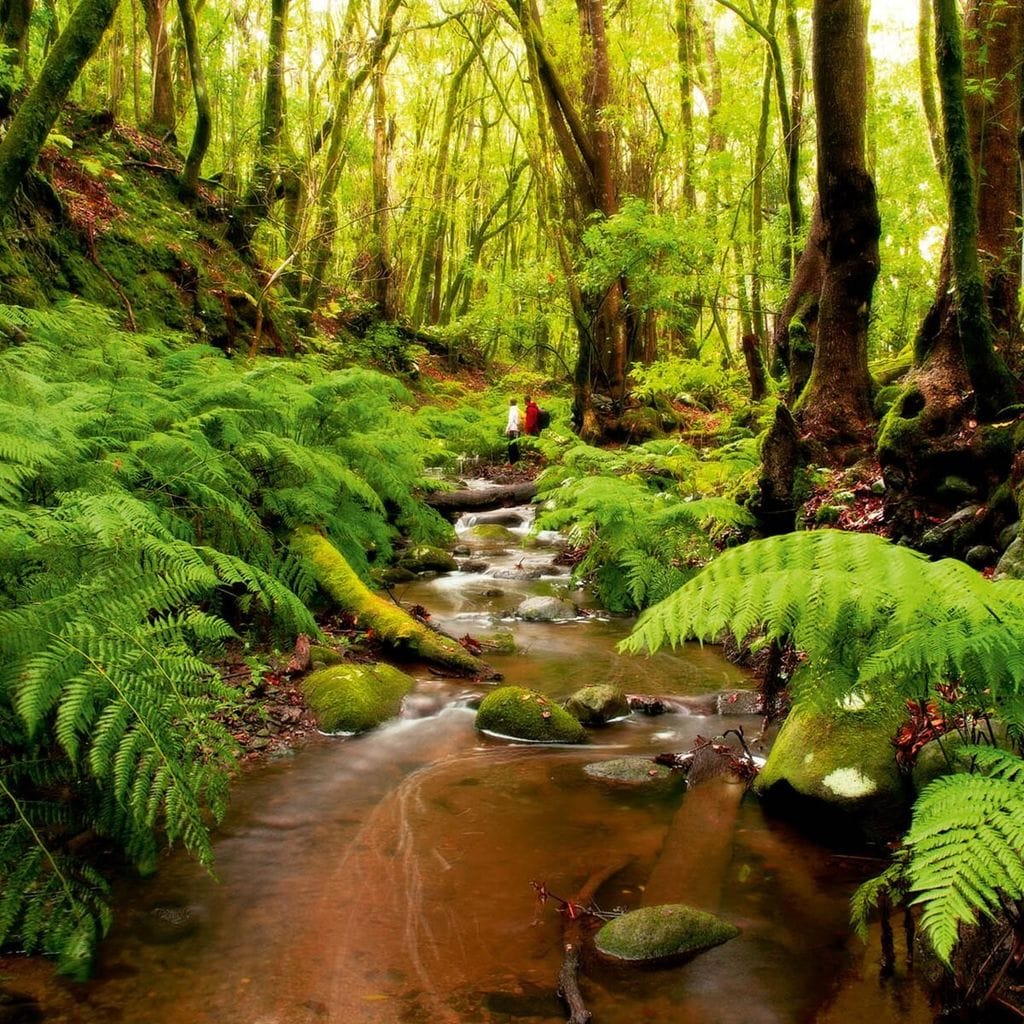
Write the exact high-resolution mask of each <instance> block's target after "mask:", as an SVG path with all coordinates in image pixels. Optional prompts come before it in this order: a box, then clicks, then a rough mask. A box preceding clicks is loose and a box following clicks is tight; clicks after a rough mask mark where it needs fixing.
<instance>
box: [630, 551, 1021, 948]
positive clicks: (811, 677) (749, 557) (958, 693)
mask: <svg viewBox="0 0 1024 1024" xmlns="http://www.w3.org/2000/svg"><path fill="white" fill-rule="evenodd" d="M1022 598H1024V587H1022V586H1021V584H1020V583H1017V582H1008V581H1007V582H996V583H993V582H991V581H989V580H986V579H984V578H983V577H981V576H980V575H979V574H978V573H976V572H975V571H974V570H971V569H969V568H968V567H967V566H965V565H963V564H961V563H959V562H954V561H952V560H945V561H941V562H930V561H928V560H927V559H926V558H925V557H924V556H922V555H920V554H917V553H915V552H913V551H910V550H908V549H906V548H901V547H897V546H895V545H892V544H890V543H889V542H888V541H885V540H883V539H881V538H878V537H874V536H870V535H859V534H848V533H839V532H836V531H817V532H814V533H804V534H791V535H787V536H784V537H775V538H771V539H768V540H763V541H754V542H752V543H750V544H746V545H744V546H743V547H740V548H735V549H733V550H730V551H726V552H725V553H724V554H723V555H722V556H721V557H720V558H718V559H717V560H716V561H715V562H713V563H711V565H709V566H708V567H707V568H706V569H704V571H703V572H701V573H700V574H699V575H698V576H697V577H695V578H694V579H693V580H691V581H690V582H689V583H686V584H684V585H683V586H682V587H681V588H680V589H679V590H677V591H676V592H675V593H674V594H672V595H671V596H670V597H669V598H667V599H666V600H664V601H662V602H661V604H659V605H657V606H656V607H654V608H651V609H649V610H648V611H647V612H645V613H644V615H643V616H642V617H641V618H640V620H639V622H638V623H637V626H636V628H635V630H634V632H633V634H632V635H631V636H630V637H629V638H628V639H627V640H626V641H625V642H624V644H623V646H624V648H625V649H627V650H632V651H637V650H640V649H641V648H644V647H646V648H647V649H649V650H656V649H658V648H659V647H660V646H661V645H662V644H665V643H669V644H673V645H674V644H678V643H680V642H682V641H684V640H686V639H689V638H697V639H702V640H715V639H718V638H720V637H721V636H722V635H723V634H724V633H726V632H731V633H732V634H733V636H734V637H736V639H737V640H740V639H742V638H743V637H745V636H746V635H747V634H748V633H749V632H750V631H751V630H753V629H758V630H761V631H762V632H763V634H764V636H765V637H766V638H767V639H768V640H775V641H780V642H781V641H784V640H789V641H792V642H793V643H794V644H795V645H796V647H797V648H798V649H799V650H800V651H802V652H803V653H804V654H805V655H806V656H807V661H808V667H807V670H806V671H804V672H800V673H797V675H796V676H795V677H794V680H793V690H794V698H795V699H796V700H797V701H804V702H818V703H823V704H825V705H826V706H828V707H835V705H836V703H837V702H839V703H842V702H843V701H845V700H847V699H849V698H851V697H852V696H854V695H857V696H859V697H867V698H868V699H869V700H873V701H874V702H875V704H876V705H877V706H878V707H879V708H880V710H887V711H888V712H890V713H891V712H892V710H893V709H894V708H898V707H901V706H902V702H903V701H904V700H906V699H907V698H921V697H928V696H929V695H931V696H932V697H933V698H934V699H935V700H936V701H937V703H939V704H942V705H945V706H948V705H949V702H950V700H951V699H954V700H955V706H954V707H953V709H952V711H953V715H956V714H957V713H961V714H962V713H964V712H967V713H969V714H970V715H973V716H987V715H990V714H998V715H1001V716H1002V717H1003V718H1004V719H1007V720H1009V721H1010V723H1011V724H1017V725H1019V724H1020V723H1021V721H1022V715H1021V705H1022V693H1024V649H1022V648H1024V640H1022V637H1024V600H1022ZM949 684H955V689H954V690H951V689H950V688H949ZM951 694H955V696H954V697H951V696H950V695H951ZM951 717H952V716H951ZM961 755H962V757H961V760H966V763H967V764H968V766H969V767H970V769H971V773H970V774H959V775H953V776H949V777H945V778H940V779H938V780H936V781H935V782H933V783H931V784H930V785H929V786H928V787H927V788H926V789H925V790H924V791H923V792H922V793H921V795H920V796H919V797H918V800H917V802H916V803H915V806H914V815H913V821H912V824H911V827H910V831H909V832H908V833H907V836H906V838H905V840H904V848H903V850H902V851H901V853H900V855H899V856H898V858H897V859H896V860H895V861H894V863H893V864H892V865H891V866H890V868H889V869H888V870H887V871H886V872H885V873H883V875H881V876H879V878H876V879H873V880H871V881H870V882H868V883H866V884H865V885H864V886H862V887H861V888H860V889H859V890H858V892H857V893H856V894H855V896H854V899H853V918H854V922H855V924H857V925H858V927H859V928H861V929H862V928H863V926H864V923H865V922H866V920H867V917H868V915H869V913H870V911H871V909H872V907H874V906H876V905H878V904H879V903H880V902H881V900H882V899H883V897H884V898H888V899H894V900H896V901H900V900H903V901H906V902H908V903H909V904H910V905H912V906H919V907H920V908H921V927H922V929H923V930H924V932H925V933H926V935H927V936H928V938H929V940H930V941H931V943H932V945H933V946H934V948H935V950H936V952H937V953H938V954H939V956H940V957H941V958H942V959H943V960H944V961H945V962H946V963H949V960H950V956H951V954H952V951H953V949H954V947H955V945H956V943H957V940H958V936H959V929H960V927H961V926H962V925H963V924H966V923H970V922H974V921H976V920H977V919H978V916H979V915H981V916H984V917H987V918H993V917H996V916H998V915H1001V914H1004V913H1005V912H1006V909H1007V907H1012V906H1013V905H1014V904H1017V903H1018V902H1019V901H1021V900H1024V791H1022V789H1021V782H1022V781H1024V760H1021V759H1020V758H1019V757H1017V756H1015V755H1014V754H1012V753H1009V752H1007V751H1003V750H997V749H993V748H990V747H964V748H963V749H962V751H961ZM1013 915H1014V916H1015V917H1016V911H1014V912H1013Z"/></svg>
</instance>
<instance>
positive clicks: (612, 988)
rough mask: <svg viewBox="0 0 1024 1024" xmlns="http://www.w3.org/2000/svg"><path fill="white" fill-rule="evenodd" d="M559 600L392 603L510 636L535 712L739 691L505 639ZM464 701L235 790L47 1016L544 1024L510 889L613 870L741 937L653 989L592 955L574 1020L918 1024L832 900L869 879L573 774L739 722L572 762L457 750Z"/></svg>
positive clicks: (422, 687) (551, 752) (570, 891)
mask: <svg viewBox="0 0 1024 1024" xmlns="http://www.w3.org/2000/svg"><path fill="white" fill-rule="evenodd" d="M548 557H549V555H546V554H545V553H544V552H542V551H535V550H532V549H531V550H529V551H526V550H520V549H514V550H511V551H510V553H509V554H507V555H504V556H494V555H491V556H489V559H488V560H489V562H490V564H491V566H492V568H491V572H492V573H493V572H494V571H499V572H500V571H501V570H502V569H508V568H514V567H515V566H516V565H519V564H521V563H526V562H530V563H533V562H538V563H539V562H543V561H545V560H546V559H547V558H548ZM565 585H566V583H565V580H564V578H562V579H560V578H558V577H557V576H554V575H552V576H551V578H541V579H530V580H527V579H517V578H513V579H499V578H496V577H494V576H493V575H490V576H488V575H468V574H463V573H459V574H453V575H452V576H449V577H445V578H443V579H438V580H433V581H427V582H417V583H415V584H412V585H410V586H408V587H407V588H405V591H404V592H403V593H402V594H401V596H402V598H403V600H406V601H415V602H419V603H421V604H424V605H425V606H426V607H428V608H429V609H431V611H432V612H433V613H434V616H435V619H436V620H437V621H438V622H439V623H440V624H442V625H444V626H445V627H446V628H448V629H450V630H451V631H453V632H455V633H456V634H457V635H461V634H463V633H466V632H472V633H478V632H482V631H490V630H501V629H505V630H512V631H513V632H514V633H515V635H516V639H517V642H518V644H519V646H520V650H521V652H522V653H520V654H517V655H514V656H503V657H501V658H493V659H492V662H493V663H494V664H495V666H496V667H497V668H498V669H499V670H500V671H501V672H502V673H503V674H504V676H505V678H506V680H507V681H510V682H515V683H522V684H525V685H530V686H533V687H535V688H537V689H541V690H544V691H545V692H548V693H550V694H552V695H555V696H564V695H565V694H567V693H569V692H571V691H572V690H574V689H576V688H577V687H579V686H581V685H584V684H586V683H589V682H593V681H611V682H614V683H616V684H617V685H619V686H620V687H621V688H623V689H624V690H627V691H629V692H643V693H656V694H662V695H666V696H673V695H675V696H679V697H692V696H693V695H696V694H701V693H708V692H714V691H719V690H723V689H727V688H730V687H735V686H743V685H749V683H748V682H747V681H746V680H745V678H744V676H743V674H742V672H741V671H740V670H738V669H736V668H735V667H734V666H731V665H729V664H728V663H726V662H725V661H724V660H723V659H722V658H721V657H720V656H719V655H718V653H717V652H716V651H715V650H713V649H710V648H708V649H701V648H699V647H696V646H693V647H687V648H685V649H684V650H682V651H680V652H677V653H668V654H659V655H658V656H657V657H654V658H650V659H645V658H630V659H627V658H623V657H621V656H619V655H618V654H617V653H616V652H615V645H616V643H617V642H618V640H620V639H621V638H622V637H623V636H624V635H626V633H627V632H628V629H629V623H628V622H626V621H624V620H617V619H602V618H600V617H597V616H590V617H587V618H581V619H579V620H576V621H571V622H565V623H548V624H540V623H537V624H526V623H521V622H517V621H514V620H511V619H510V617H509V616H510V612H511V611H512V610H513V609H514V607H515V606H516V605H517V604H518V602H519V601H520V600H521V599H522V598H523V597H525V596H527V595H530V594H537V593H551V592H562V593H565V590H564V588H565ZM575 596H576V598H577V599H579V595H575ZM484 689H485V687H483V686H480V685H466V684H464V683H462V682H460V681H458V680H440V679H436V678H431V677H430V676H428V675H424V676H423V677H422V678H421V679H420V680H419V682H418V687H417V693H416V694H415V695H414V698H413V699H412V700H411V701H410V702H409V708H408V712H407V713H408V715H409V716H410V717H406V718H403V719H400V720H397V721H395V722H393V723H390V724H389V725H387V726H385V727H384V728H382V729H380V730H378V731H376V732H373V733H371V734H369V735H366V736H362V737H358V738H354V739H339V738H327V737H324V738H320V739H318V740H317V741H315V742H313V743H312V744H310V745H309V746H307V747H305V748H304V749H302V750H301V751H299V752H298V753H297V754H296V755H295V756H294V757H291V758H288V759H283V760H280V761H277V762H275V763H272V764H269V765H266V766H264V767H262V768H260V769H258V770H256V771H253V772H252V773H250V774H248V775H246V776H245V777H244V778H242V779H241V780H240V781H239V783H238V784H237V786H236V788H235V791H234V798H233V805H232V810H231V813H230V815H229V817H228V820H227V822H226V824H225V826H224V828H223V829H222V830H221V832H220V834H219V838H218V840H217V844H216V856H217V861H216V872H217V878H216V879H214V878H211V877H209V876H207V875H205V874H204V873H203V872H202V871H201V870H200V869H198V868H197V867H196V866H195V865H194V864H192V863H191V862H189V861H188V860H187V859H186V858H184V857H181V856H172V857H171V858H169V860H168V861H167V862H166V863H165V864H164V865H163V866H162V867H161V870H160V872H159V874H158V875H157V876H156V877H155V878H153V879H151V880H148V881H145V882H137V883H132V884H130V885H124V886H122V888H121V890H120V892H119V894H118V917H117V924H116V926H115V930H114V932H113V934H112V935H111V937H110V939H109V940H108V942H107V944H106V945H105V946H104V949H103V955H102V963H101V966H100V970H99V973H98V976H97V978H96V980H95V981H93V982H90V983H89V984H87V985H84V986H75V985H71V984H68V983H63V982H56V981H53V980H52V979H51V978H47V980H46V982H45V984H46V986H47V989H48V994H47V1000H46V1003H47V1006H48V1009H49V1015H48V1017H47V1019H48V1020H51V1021H66V1022H68V1024H96V1022H127V1024H198V1022H202V1024H207V1022H209V1024H214V1022H216V1024H300V1022H302V1024H306V1022H321V1021H322V1022H337V1024H347V1022H352V1024H443V1022H481V1024H497V1022H502V1024H504V1022H510V1024H511V1022H523V1024H529V1022H535V1024H541V1022H544V1024H547V1022H555V1021H560V1020H565V1016H566V1015H565V1013H564V1011H563V1009H562V1007H561V1004H560V1003H559V1001H558V999H557V998H556V996H555V994H554V993H555V979H556V976H557V973H558V968H559V964H560V960H561V920H560V918H559V915H558V914H557V913H556V911H555V908H554V906H553V905H552V904H550V903H549V904H548V905H547V906H539V905H538V904H537V902H536V899H535V895H534V892H533V889H532V888H531V885H530V883H531V881H542V882H544V883H545V884H546V885H547V887H548V888H549V889H550V890H551V891H553V892H555V893H557V894H559V895H564V896H567V897H571V896H572V895H574V894H575V893H576V892H577V890H579V888H580V887H581V886H582V885H583V884H584V883H585V882H586V880H587V879H588V877H590V875H591V874H592V873H594V872H596V871H598V870H601V869H605V868H608V869H610V870H613V871H614V873H613V874H612V876H611V878H610V881H609V882H608V883H607V884H606V885H605V886H604V887H603V888H602V889H601V891H600V893H599V902H600V903H601V904H602V905H603V906H605V907H609V908H611V907H615V906H637V905H640V904H641V903H642V902H643V901H644V900H645V898H647V899H651V900H653V899H654V898H655V897H657V900H656V901H657V902H665V901H669V900H675V901H682V902H691V903H693V904H695V905H697V906H702V907H704V908H706V909H709V910H714V911H716V912H718V913H721V914H722V915H724V916H725V917H727V918H728V919H729V920H731V921H733V922H734V923H735V924H736V925H738V926H739V928H740V929H741V934H740V936H739V938H737V939H734V940H733V941H731V942H729V943H727V944H725V945H723V946H720V947H718V948H717V949H714V950H711V951H710V952H707V953H705V954H703V955H701V956H699V957H697V958H696V959H694V960H693V961H691V962H690V963H688V964H685V965H681V966H680V965H677V966H675V967H672V968H663V969H656V970H655V969H644V970H639V969H627V968H622V967H611V966H609V965H607V964H602V963H599V962H597V961H596V960H595V959H593V958H592V959H588V960H587V961H586V962H585V964H584V976H583V979H582V987H583V991H584V994H585V996H586V998H587V1001H588V1005H589V1006H590V1009H591V1010H592V1011H593V1014H594V1021H595V1024H637V1022H644V1021H659V1022H672V1024H698V1022H700V1024H734V1022H737V1021H742V1022H746V1024H774V1022H779V1024H793V1022H819V1024H854V1022H856V1024H861V1022H864V1021H869V1022H871V1024H889V1022H897V1021H901V1022H903V1021H906V1022H911V1024H914V1022H924V1021H929V1020H931V1016H930V1014H929V1013H928V1011H927V1009H926V1007H925V1006H924V1005H923V1002H922V1000H921V997H920V995H919V994H918V993H917V992H916V990H915V989H914V988H913V987H911V986H906V985H899V984H896V985H894V984H892V983H889V984H887V985H880V984H879V983H878V981H877V969H876V966H875V960H876V958H877V952H875V950H874V947H870V946H869V947H863V946H862V945H861V944H860V943H859V942H858V941H857V940H855V939H851V937H850V936H849V930H848V925H847V920H848V897H849V893H850V892H851V891H852V889H853V887H854V886H855V884H856V883H857V881H859V879H860V878H862V877H864V875H865V873H866V872H869V871H870V870H871V868H872V867H873V866H874V865H871V864H865V863H864V862H862V861H860V860H857V859H854V858H850V859H844V858H840V857H838V856H835V855H833V854H831V853H830V852H828V851H827V850H824V849H822V848H820V847H817V846H815V845H813V844H812V843H810V842H808V841H807V840H805V839H803V838H801V837H800V836H799V835H798V834H797V833H796V832H794V831H792V830H791V829H789V828H787V827H785V826H783V825H781V824H779V823H777V822H770V821H767V820H766V819H765V818H764V816H763V815H762V813H761V810H760V807H759V805H758V803H757V801H756V800H755V799H754V798H752V797H750V796H747V797H745V798H742V800H741V793H740V792H739V791H738V790H737V788H736V787H734V786H729V785H726V784H719V783H710V784H708V785H707V786H704V787H698V788H695V789H694V790H693V791H692V792H690V793H688V794H686V795H683V793H682V791H681V790H676V791H674V792H662V793H651V792H635V791H630V790H623V789H620V788H617V787H610V786H608V785H607V784H603V783H599V782H597V781H595V780H593V779H591V778H590V777H589V776H587V775H585V774H584V773H583V771H582V768H583V765H585V764H586V763H588V762H591V761H595V760H601V759H604V758H609V757H617V756H622V755H623V754H626V753H631V754H653V753H656V752H659V751H663V750H683V749H686V748H687V747H689V746H691V745H692V743H693V741H694V739H695V738H696V737H697V736H698V735H703V736H711V735H716V734H719V733H721V732H723V731H724V730H725V729H728V728H734V727H736V726H737V725H743V726H744V728H745V731H746V732H747V734H748V735H753V734H754V733H756V732H757V730H758V727H759V724H760V723H759V722H758V721H757V720H756V719H753V718H734V717H729V718H721V717H718V716H714V715H705V714H701V713H699V712H700V711H701V710H702V708H703V705H702V704H701V702H700V701H693V700H683V701H680V702H679V710H678V711H676V712H675V713H672V714H667V715H664V716H660V717H644V716H635V715H634V716H632V717H631V718H630V719H628V720H626V721H623V722H621V723H618V724H616V725H613V726H611V727H610V728H608V729H607V730H605V731H603V732H601V733H599V734H596V735H595V741H594V742H593V743H591V744H590V745H588V746H587V747H585V748H579V747H571V748H570V747H565V748H553V747H539V746H530V745H519V744H511V743H508V742H506V741H502V740H498V739H494V738H490V737H485V736H481V735H480V734H478V733H477V732H476V730H475V729H474V717H473V712H472V711H470V710H469V709H468V708H467V707H466V706H465V703H466V701H467V700H468V699H469V698H470V697H472V696H473V695H474V694H476V695H479V693H480V692H482V691H483V690H484ZM21 980H22V981H23V982H25V984H29V983H30V982H31V981H32V979H31V977H29V978H23V979H21ZM22 987H24V985H23V986H22Z"/></svg>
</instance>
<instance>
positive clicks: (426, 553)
mask: <svg viewBox="0 0 1024 1024" xmlns="http://www.w3.org/2000/svg"><path fill="white" fill-rule="evenodd" d="M398 565H399V567H400V568H402V569H407V570H408V571H409V572H414V573H415V572H455V570H456V569H458V567H459V564H458V562H456V561H455V559H454V558H452V556H451V555H450V554H449V553H448V552H447V551H444V550H443V549H441V548H435V547H432V546H431V545H430V544H417V545H416V546H415V547H412V548H409V550H408V551H404V552H403V553H402V557H401V558H400V559H399V560H398Z"/></svg>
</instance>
